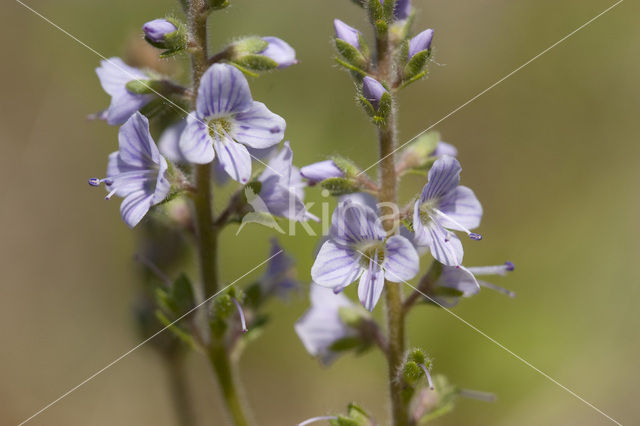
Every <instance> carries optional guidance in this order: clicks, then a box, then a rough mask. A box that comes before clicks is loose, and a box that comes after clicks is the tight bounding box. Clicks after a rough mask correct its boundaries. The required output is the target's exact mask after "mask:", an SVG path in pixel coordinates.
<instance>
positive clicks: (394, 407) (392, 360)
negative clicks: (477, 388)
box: [376, 32, 409, 426]
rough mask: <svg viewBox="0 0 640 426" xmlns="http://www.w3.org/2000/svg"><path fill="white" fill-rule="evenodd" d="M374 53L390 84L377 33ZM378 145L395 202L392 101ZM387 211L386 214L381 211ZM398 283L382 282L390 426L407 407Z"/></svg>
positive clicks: (386, 199)
mask: <svg viewBox="0 0 640 426" xmlns="http://www.w3.org/2000/svg"><path fill="white" fill-rule="evenodd" d="M376 51H377V58H378V59H377V60H378V78H379V79H380V80H381V81H387V82H392V81H393V63H392V60H391V59H392V58H391V53H392V52H391V46H390V42H389V36H388V33H387V32H383V33H380V32H379V33H377V35H376ZM378 139H379V143H380V160H381V161H380V202H381V203H394V204H396V203H397V194H396V183H397V182H396V167H395V159H394V155H393V151H394V149H395V147H396V111H395V100H394V102H393V107H392V108H391V112H390V113H389V115H388V117H387V121H386V124H385V125H384V126H381V127H380V128H379V129H378ZM382 210H383V211H382V214H383V215H384V216H386V217H387V218H386V220H385V221H384V222H383V226H384V228H385V230H386V231H387V232H388V233H395V232H396V231H397V229H395V228H396V222H397V220H396V218H393V217H392V216H391V214H392V211H391V209H390V208H389V207H385V206H383V207H382ZM385 210H387V211H385ZM401 285H402V283H393V282H390V281H386V282H385V286H384V288H385V298H386V305H387V327H388V330H389V339H388V357H387V362H388V367H389V392H390V397H391V412H392V416H393V425H394V426H406V425H408V424H409V418H408V413H407V407H405V404H404V402H403V398H402V389H403V383H402V378H401V376H400V374H399V371H400V368H401V366H402V360H403V356H404V344H405V343H404V312H403V309H402V288H401Z"/></svg>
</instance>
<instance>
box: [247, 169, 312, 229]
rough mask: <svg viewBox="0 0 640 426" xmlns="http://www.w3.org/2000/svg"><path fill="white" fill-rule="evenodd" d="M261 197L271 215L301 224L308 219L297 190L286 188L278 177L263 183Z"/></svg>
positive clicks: (270, 178)
mask: <svg viewBox="0 0 640 426" xmlns="http://www.w3.org/2000/svg"><path fill="white" fill-rule="evenodd" d="M259 196H260V198H261V199H262V201H263V202H264V204H265V205H266V206H267V209H268V210H269V213H270V214H272V215H274V216H280V217H286V218H287V219H290V220H295V221H299V222H304V221H306V220H307V218H308V217H307V215H306V213H307V210H306V209H305V206H304V202H302V200H301V199H300V198H299V197H298V195H297V194H296V191H295V188H292V187H287V186H284V182H283V181H281V180H280V179H278V177H277V176H271V177H269V178H268V179H266V180H264V181H262V188H261V189H260V194H259Z"/></svg>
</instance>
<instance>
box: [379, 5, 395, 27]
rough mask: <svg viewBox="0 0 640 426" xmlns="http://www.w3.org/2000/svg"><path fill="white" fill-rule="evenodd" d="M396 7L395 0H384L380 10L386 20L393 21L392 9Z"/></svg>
mask: <svg viewBox="0 0 640 426" xmlns="http://www.w3.org/2000/svg"><path fill="white" fill-rule="evenodd" d="M395 7H396V0H384V3H383V4H382V11H383V13H384V17H385V19H386V20H387V22H391V21H393V9H394V8H395Z"/></svg>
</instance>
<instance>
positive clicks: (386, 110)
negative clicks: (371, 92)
mask: <svg viewBox="0 0 640 426" xmlns="http://www.w3.org/2000/svg"><path fill="white" fill-rule="evenodd" d="M392 103H393V101H392V100H391V94H389V92H384V93H383V94H382V96H381V97H380V102H379V103H378V112H377V114H376V115H377V116H378V117H380V118H382V119H384V120H385V121H386V119H387V117H388V116H389V114H390V113H391V108H392Z"/></svg>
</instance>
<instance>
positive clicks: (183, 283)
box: [171, 274, 195, 313]
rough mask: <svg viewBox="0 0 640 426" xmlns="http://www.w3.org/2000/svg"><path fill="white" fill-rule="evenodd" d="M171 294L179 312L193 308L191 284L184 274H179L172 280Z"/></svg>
mask: <svg viewBox="0 0 640 426" xmlns="http://www.w3.org/2000/svg"><path fill="white" fill-rule="evenodd" d="M171 295H172V297H173V300H174V302H175V304H176V306H177V308H178V310H179V312H181V313H184V312H187V311H189V310H190V309H192V308H193V306H194V300H195V298H194V295H193V286H192V284H191V280H190V279H189V277H187V276H186V275H185V274H180V275H179V276H178V278H176V280H175V281H174V282H173V286H172V287H171Z"/></svg>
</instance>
